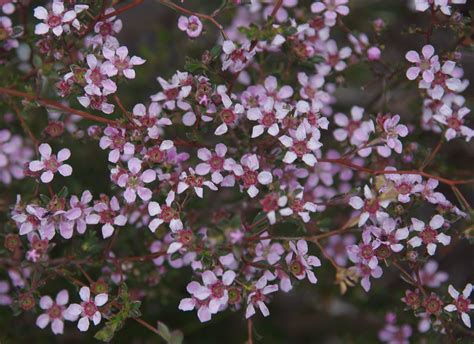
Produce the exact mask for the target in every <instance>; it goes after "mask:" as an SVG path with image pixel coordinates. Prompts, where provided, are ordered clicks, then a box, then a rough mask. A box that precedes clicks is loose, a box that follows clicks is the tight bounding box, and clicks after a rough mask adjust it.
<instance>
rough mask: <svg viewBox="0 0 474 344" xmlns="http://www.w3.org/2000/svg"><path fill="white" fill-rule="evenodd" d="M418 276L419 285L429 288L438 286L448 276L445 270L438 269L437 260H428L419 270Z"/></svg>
mask: <svg viewBox="0 0 474 344" xmlns="http://www.w3.org/2000/svg"><path fill="white" fill-rule="evenodd" d="M419 276H420V283H421V285H426V286H427V287H429V288H439V287H440V286H441V284H443V283H444V282H446V281H447V280H448V277H449V275H448V274H447V273H446V272H444V271H438V262H437V261H435V260H428V261H427V262H426V264H424V265H423V267H422V268H421V269H420V270H419ZM414 277H416V278H418V277H417V276H414Z"/></svg>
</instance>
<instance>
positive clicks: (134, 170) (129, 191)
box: [117, 158, 156, 203]
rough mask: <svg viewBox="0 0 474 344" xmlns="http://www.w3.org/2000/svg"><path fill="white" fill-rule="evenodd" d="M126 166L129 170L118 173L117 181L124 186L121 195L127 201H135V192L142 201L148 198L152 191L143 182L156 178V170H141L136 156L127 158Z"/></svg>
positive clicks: (140, 163)
mask: <svg viewBox="0 0 474 344" xmlns="http://www.w3.org/2000/svg"><path fill="white" fill-rule="evenodd" d="M127 166H128V170H129V171H130V172H129V173H124V174H122V175H120V177H119V179H118V181H117V184H118V185H119V186H120V187H122V188H126V189H125V192H124V194H123V197H124V198H125V200H126V201H127V203H133V202H135V199H136V198H137V194H138V196H139V197H140V198H141V199H142V200H143V201H148V200H150V199H151V196H152V192H151V190H150V189H148V188H146V187H144V184H148V183H151V182H153V181H154V180H155V179H156V172H155V171H154V170H152V169H148V170H145V171H143V172H141V170H142V161H141V160H140V159H137V158H131V159H130V160H128V162H127Z"/></svg>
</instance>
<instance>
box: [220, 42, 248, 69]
mask: <svg viewBox="0 0 474 344" xmlns="http://www.w3.org/2000/svg"><path fill="white" fill-rule="evenodd" d="M249 49H250V43H249V42H245V43H244V44H243V45H242V46H241V47H237V46H236V45H235V43H234V42H232V41H229V40H227V41H224V42H223V43H222V50H223V52H224V55H223V62H222V70H223V71H225V70H227V69H228V70H230V71H231V72H232V73H237V72H240V71H241V70H242V69H244V68H245V66H246V65H247V64H248V63H249V62H250V60H252V58H253V56H254V55H255V49H252V50H249Z"/></svg>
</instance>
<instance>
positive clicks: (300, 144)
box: [292, 141, 309, 158]
mask: <svg viewBox="0 0 474 344" xmlns="http://www.w3.org/2000/svg"><path fill="white" fill-rule="evenodd" d="M292 150H293V152H295V154H296V155H297V156H298V157H300V158H301V157H302V156H303V155H305V154H306V153H308V152H309V149H308V147H307V146H306V141H296V142H295V143H294V144H293V147H292Z"/></svg>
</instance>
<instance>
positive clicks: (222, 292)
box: [179, 270, 236, 322]
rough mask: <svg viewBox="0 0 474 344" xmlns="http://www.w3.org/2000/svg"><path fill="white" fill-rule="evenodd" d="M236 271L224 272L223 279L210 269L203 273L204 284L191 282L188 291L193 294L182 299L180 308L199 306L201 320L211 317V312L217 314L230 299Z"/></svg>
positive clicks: (188, 308) (187, 308)
mask: <svg viewBox="0 0 474 344" xmlns="http://www.w3.org/2000/svg"><path fill="white" fill-rule="evenodd" d="M235 276H236V274H235V272H234V271H232V270H228V271H226V272H224V273H223V274H222V280H220V279H218V278H217V276H216V275H215V274H214V273H213V272H212V271H210V270H206V271H204V272H203V273H202V281H203V285H201V284H200V283H198V282H191V283H189V284H188V286H187V288H186V289H187V291H188V292H189V293H190V294H191V295H192V296H193V297H192V298H186V299H183V300H181V302H180V304H179V309H180V310H183V311H190V310H193V309H194V308H198V317H199V320H200V321H201V322H206V321H208V320H210V319H211V314H216V313H217V312H218V311H219V310H220V308H221V307H224V306H225V305H227V302H228V300H229V294H228V288H229V286H230V285H231V284H232V283H233V282H234V279H235Z"/></svg>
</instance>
